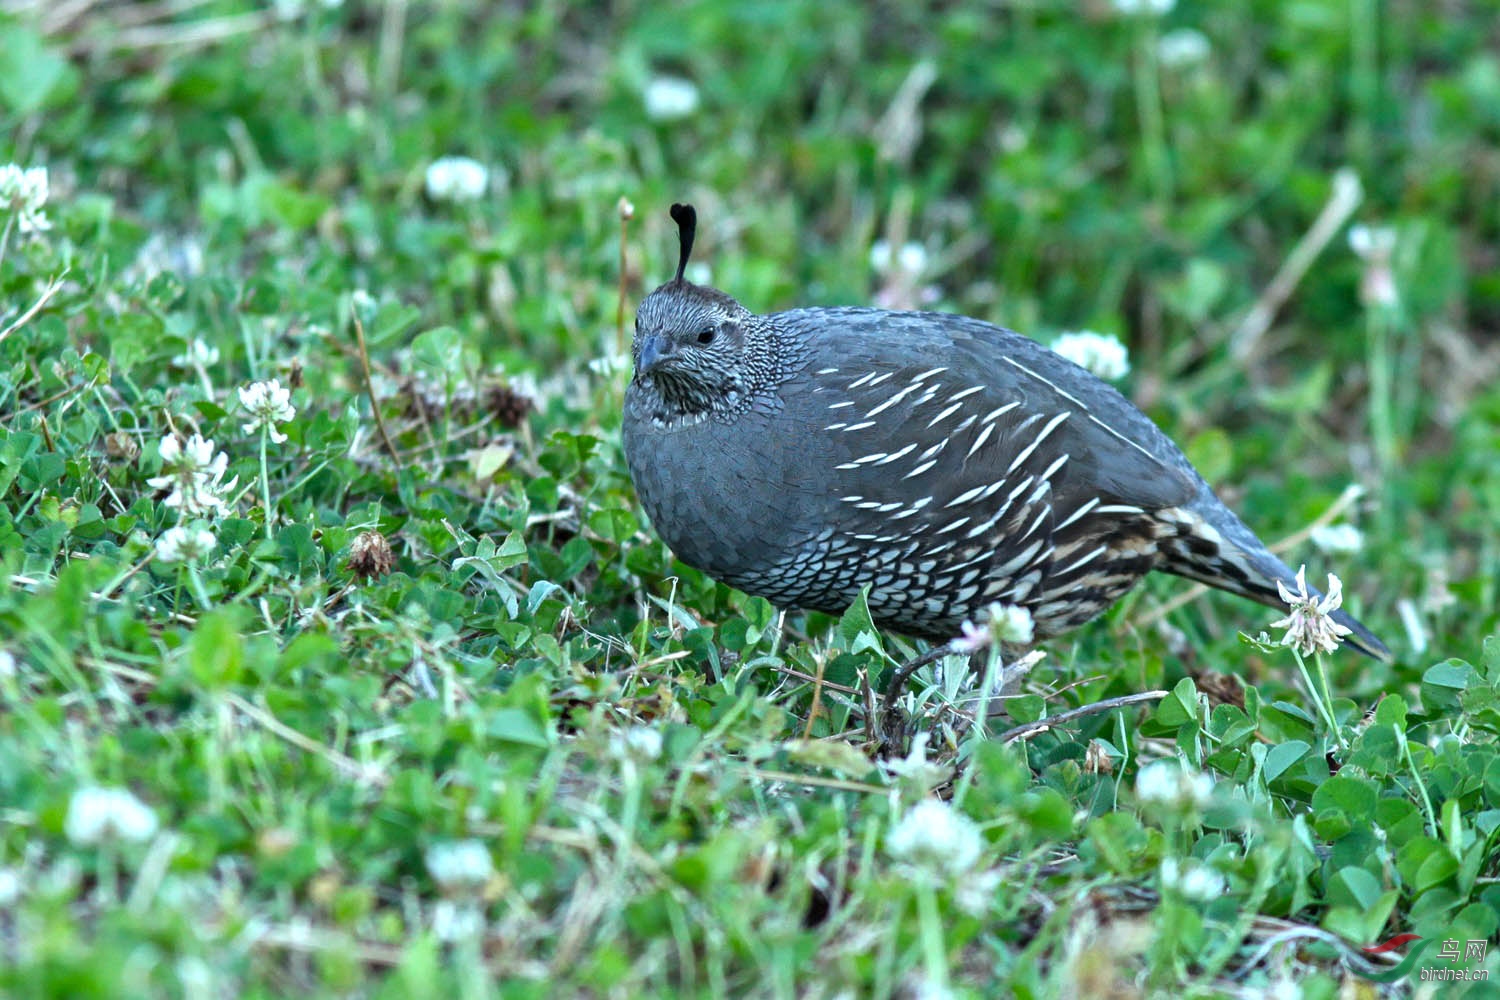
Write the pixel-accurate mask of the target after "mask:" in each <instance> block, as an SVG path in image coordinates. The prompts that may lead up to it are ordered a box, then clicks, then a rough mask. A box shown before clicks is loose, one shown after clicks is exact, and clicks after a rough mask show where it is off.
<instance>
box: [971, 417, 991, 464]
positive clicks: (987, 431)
mask: <svg viewBox="0 0 1500 1000" xmlns="http://www.w3.org/2000/svg"><path fill="white" fill-rule="evenodd" d="M993 433H995V425H994V424H985V425H984V429H983V430H981V431H980V432H979V436H978V437H976V438H975V439H974V443H973V444H971V445H969V453H968V454H967V455H965V456H964V458H972V457H973V455H974V453H975V452H976V451H978V450H979V449H980V448H981V447H982V446H983V445H984V443H985V442H986V441H988V440H989V439H990V435H991V434H993Z"/></svg>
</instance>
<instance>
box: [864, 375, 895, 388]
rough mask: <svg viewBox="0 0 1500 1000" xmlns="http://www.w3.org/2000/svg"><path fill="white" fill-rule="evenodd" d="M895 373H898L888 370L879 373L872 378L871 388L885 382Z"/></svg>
mask: <svg viewBox="0 0 1500 1000" xmlns="http://www.w3.org/2000/svg"><path fill="white" fill-rule="evenodd" d="M894 374H896V373H895V372H886V373H885V374H884V375H877V376H875V377H874V378H872V379H871V380H870V388H872V389H873V388H874V387H875V386H877V385H879V384H880V383H882V382H884V381H885V380H886V379H888V378H890V377H891V376H892V375H894Z"/></svg>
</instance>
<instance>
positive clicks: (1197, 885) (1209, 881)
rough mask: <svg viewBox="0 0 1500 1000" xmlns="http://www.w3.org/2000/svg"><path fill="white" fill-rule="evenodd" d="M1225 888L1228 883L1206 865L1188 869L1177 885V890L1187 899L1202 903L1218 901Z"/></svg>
mask: <svg viewBox="0 0 1500 1000" xmlns="http://www.w3.org/2000/svg"><path fill="white" fill-rule="evenodd" d="M1227 887H1228V883H1227V882H1225V880H1224V876H1223V875H1220V874H1219V873H1218V872H1217V871H1215V870H1214V869H1212V868H1210V867H1209V866H1208V865H1194V866H1193V867H1192V868H1189V869H1188V870H1187V873H1186V874H1184V875H1183V876H1182V881H1181V882H1179V883H1178V885H1177V888H1178V889H1179V890H1180V891H1181V892H1182V894H1183V895H1184V896H1186V897H1187V898H1188V899H1196V900H1199V901H1200V902H1204V903H1206V902H1208V901H1209V900H1213V899H1218V898H1219V897H1220V896H1222V895H1223V894H1224V890H1225V889H1226V888H1227Z"/></svg>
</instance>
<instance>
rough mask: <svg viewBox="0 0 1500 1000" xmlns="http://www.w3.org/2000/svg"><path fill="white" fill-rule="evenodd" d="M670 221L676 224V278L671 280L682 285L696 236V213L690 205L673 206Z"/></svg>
mask: <svg viewBox="0 0 1500 1000" xmlns="http://www.w3.org/2000/svg"><path fill="white" fill-rule="evenodd" d="M672 221H673V222H675V223H677V247H678V253H677V277H676V278H674V279H672V280H673V281H675V282H676V283H677V284H679V285H680V284H682V280H683V279H682V273H683V272H684V271H686V270H687V264H688V258H689V257H690V256H692V253H693V237H694V236H696V235H697V234H698V213H697V212H695V211H693V206H692V205H681V204H677V205H673V206H672Z"/></svg>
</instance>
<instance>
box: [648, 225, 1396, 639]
mask: <svg viewBox="0 0 1500 1000" xmlns="http://www.w3.org/2000/svg"><path fill="white" fill-rule="evenodd" d="M672 218H673V219H674V220H675V221H676V222H677V225H678V230H679V238H680V255H679V259H678V263H677V273H676V275H675V276H674V277H673V278H672V280H671V281H668V282H667V283H666V284H663V285H662V286H661V287H659V288H657V289H656V290H655V291H654V292H652V293H651V294H650V295H648V296H647V297H646V298H645V300H644V301H642V302H641V304H640V308H639V310H638V311H637V314H636V324H635V338H634V343H633V346H632V354H633V358H634V362H635V375H634V378H633V379H632V380H631V383H630V387H629V389H628V390H627V391H626V394H625V413H624V423H623V435H624V444H625V456H626V460H627V463H628V465H629V468H630V475H631V478H632V479H633V480H634V482H635V487H636V491H637V493H638V494H639V496H640V499H641V504H642V506H643V507H644V508H645V510H646V513H647V515H648V516H649V517H650V519H651V523H652V525H653V526H654V527H655V528H656V530H657V532H658V533H659V534H660V535H661V537H662V539H663V540H664V541H665V542H666V543H667V544H668V545H669V546H670V547H671V548H672V550H673V551H674V552H675V553H676V554H677V556H678V557H679V558H680V559H682V561H683V562H685V563H687V564H688V565H690V566H694V567H696V568H698V569H700V570H702V571H703V572H705V573H707V574H709V575H710V576H712V577H714V578H716V579H718V580H721V581H723V582H724V583H727V584H729V585H730V586H733V587H737V588H739V589H741V590H744V591H746V592H748V593H750V594H756V595H760V596H762V597H764V598H766V599H767V600H769V601H771V602H772V603H773V604H776V605H778V606H780V607H783V608H793V607H801V608H812V609H817V610H820V611H826V612H830V613H834V614H837V613H840V612H842V611H844V610H845V609H846V608H847V607H848V606H849V605H850V604H851V603H852V602H853V601H854V600H855V598H856V597H857V596H858V594H859V592H860V590H861V589H862V588H864V587H868V588H869V608H870V613H871V615H872V617H873V618H874V620H875V622H876V623H877V624H879V625H881V626H884V627H889V628H891V629H894V630H896V631H899V632H904V633H906V634H908V635H912V636H916V637H920V638H925V639H929V640H933V641H944V640H948V639H951V638H953V637H954V636H956V635H958V634H959V631H960V626H961V625H962V623H963V622H964V621H965V620H966V619H975V618H977V617H979V616H980V615H981V614H982V613H983V611H984V609H986V608H987V607H989V605H991V604H992V603H994V602H1000V603H1002V604H1010V605H1016V606H1019V607H1022V608H1025V609H1026V610H1027V611H1029V612H1030V613H1031V616H1032V619H1033V622H1034V626H1035V637H1036V638H1037V639H1038V640H1040V639H1046V638H1049V637H1052V636H1056V635H1059V634H1061V633H1064V632H1067V631H1068V630H1070V629H1073V628H1076V627H1077V626H1079V625H1082V624H1084V623H1085V622H1088V621H1090V620H1091V619H1093V618H1095V617H1097V616H1098V615H1099V614H1101V613H1102V612H1103V611H1105V610H1106V609H1107V608H1108V607H1109V606H1110V605H1111V604H1113V603H1114V602H1115V601H1116V600H1118V599H1119V598H1120V597H1121V596H1122V595H1123V594H1124V593H1125V592H1126V591H1128V590H1130V589H1131V588H1132V587H1134V586H1135V585H1136V584H1137V583H1138V582H1139V581H1140V579H1141V578H1142V577H1143V576H1145V575H1146V574H1147V573H1148V572H1150V571H1152V570H1161V571H1164V572H1167V573H1173V574H1176V575H1178V576H1184V577H1188V578H1189V579H1192V580H1197V581H1199V582H1201V583H1205V584H1208V585H1209V586H1211V587H1216V588H1218V589H1220V590H1226V591H1229V592H1231V593H1235V594H1240V595H1243V596H1245V597H1248V598H1251V599H1252V600H1255V601H1259V602H1261V603H1262V604H1266V605H1269V606H1271V607H1274V608H1278V609H1283V610H1284V609H1285V607H1286V605H1285V603H1284V602H1283V600H1282V597H1281V595H1280V593H1279V592H1278V590H1277V584H1278V583H1281V584H1283V585H1287V586H1294V584H1295V580H1296V577H1295V574H1293V572H1292V571H1291V570H1290V569H1289V568H1288V567H1287V565H1286V564H1285V563H1283V562H1282V561H1281V560H1280V559H1278V558H1277V557H1276V556H1275V555H1273V554H1272V553H1271V552H1270V551H1269V550H1268V549H1267V548H1266V546H1265V545H1264V544H1262V542H1261V541H1260V539H1259V538H1257V537H1256V536H1255V533H1254V532H1252V531H1251V530H1250V529H1249V528H1248V527H1246V526H1245V524H1244V523H1243V522H1242V521H1241V520H1240V519H1239V518H1238V517H1237V516H1236V515H1235V514H1234V513H1233V512H1231V511H1230V510H1229V508H1228V507H1226V506H1225V505H1224V504H1223V503H1222V502H1221V501H1220V500H1219V498H1218V497H1217V496H1216V495H1215V494H1214V491H1213V490H1212V489H1211V488H1210V487H1209V485H1208V484H1207V483H1206V482H1205V481H1204V480H1203V477H1202V476H1200V475H1199V474H1198V473H1197V471H1196V470H1195V469H1194V468H1193V466H1192V465H1191V464H1190V463H1189V462H1188V460H1187V458H1186V456H1184V455H1183V453H1182V451H1181V450H1180V449H1179V448H1178V447H1177V446H1176V445H1175V444H1173V443H1172V441H1171V440H1170V439H1169V438H1168V437H1167V436H1166V434H1164V433H1163V432H1162V431H1161V430H1160V429H1159V428H1158V427H1157V426H1156V424H1154V423H1153V422H1152V421H1151V419H1150V418H1149V417H1147V416H1146V415H1145V414H1144V413H1142V412H1141V411H1140V410H1139V409H1137V408H1136V407H1135V406H1134V405H1133V404H1131V402H1130V401H1129V400H1127V399H1126V398H1125V397H1124V396H1122V395H1121V394H1120V393H1119V392H1117V391H1116V390H1115V389H1114V388H1113V387H1111V386H1109V385H1108V384H1106V383H1104V382H1103V381H1101V380H1099V379H1098V378H1096V377H1095V376H1093V375H1092V374H1090V373H1089V372H1087V371H1085V370H1084V369H1082V368H1080V367H1078V366H1077V365H1074V364H1073V363H1072V362H1070V361H1068V360H1066V359H1065V358H1063V357H1062V356H1060V355H1058V354H1057V353H1055V352H1053V351H1052V350H1050V349H1048V348H1047V347H1044V346H1042V345H1041V344H1038V343H1036V342H1035V341H1033V340H1030V339H1028V338H1026V337H1023V336H1021V335H1019V334H1016V333H1012V332H1011V331H1009V330H1004V329H1001V328H1000V327H997V326H993V325H991V324H989V323H984V322H980V321H979V320H975V319H969V318H966V317H963V316H956V315H949V314H944V313H931V312H889V311H885V310H879V309H861V308H815V309H793V310H789V311H787V312H779V313H772V314H769V315H757V314H755V313H752V312H750V311H749V310H748V309H746V308H745V307H744V306H743V305H741V304H740V303H739V302H736V301H735V300H734V299H733V298H731V297H730V296H728V295H726V294H725V293H724V292H721V291H719V290H718V289H715V288H709V287H706V286H701V285H696V284H693V283H691V282H689V281H687V280H686V279H685V278H684V276H683V272H684V270H685V269H686V267H687V263H688V258H689V255H690V254H691V252H692V246H693V238H694V233H695V228H696V214H695V213H694V211H693V209H692V207H691V206H687V205H674V206H672ZM1333 618H1334V620H1336V621H1337V622H1339V623H1340V624H1342V625H1343V626H1345V627H1346V628H1348V629H1349V634H1348V635H1347V636H1345V637H1344V639H1343V641H1344V644H1345V645H1348V646H1350V647H1352V648H1354V649H1357V650H1359V651H1360V652H1363V653H1366V654H1368V655H1370V656H1375V657H1379V658H1386V657H1388V655H1389V654H1388V652H1387V650H1386V647H1385V646H1384V644H1382V643H1381V642H1380V640H1379V639H1377V638H1376V637H1375V636H1374V635H1373V634H1372V633H1371V632H1370V630H1369V629H1367V628H1365V626H1363V625H1362V624H1360V623H1359V622H1358V621H1356V620H1355V619H1354V618H1353V617H1351V616H1350V615H1349V614H1348V613H1346V612H1344V611H1342V610H1339V611H1335V612H1333Z"/></svg>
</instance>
